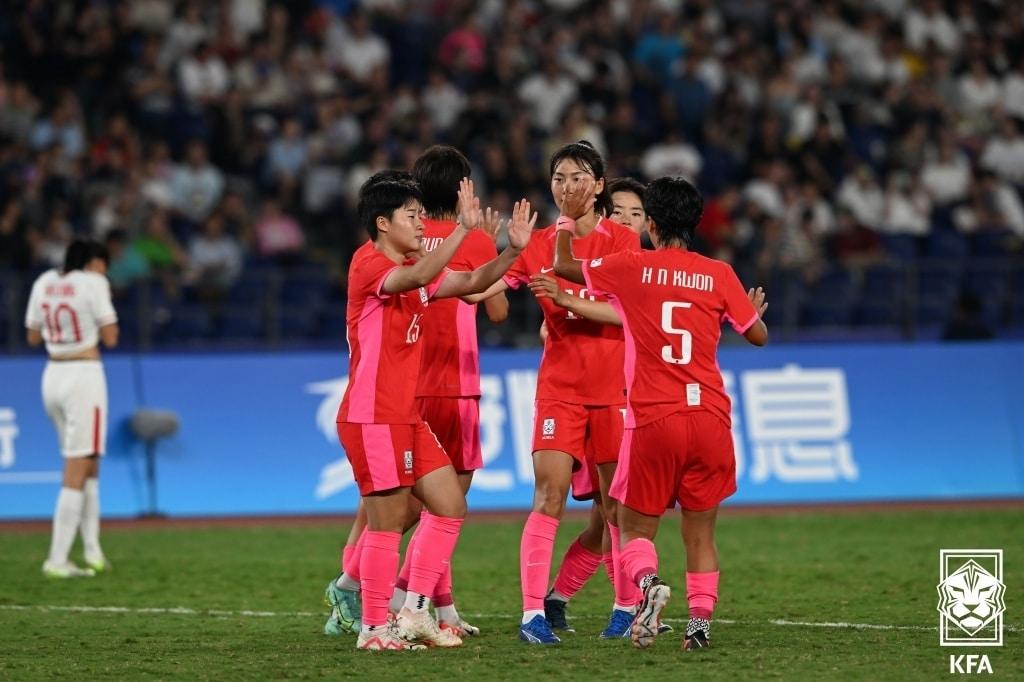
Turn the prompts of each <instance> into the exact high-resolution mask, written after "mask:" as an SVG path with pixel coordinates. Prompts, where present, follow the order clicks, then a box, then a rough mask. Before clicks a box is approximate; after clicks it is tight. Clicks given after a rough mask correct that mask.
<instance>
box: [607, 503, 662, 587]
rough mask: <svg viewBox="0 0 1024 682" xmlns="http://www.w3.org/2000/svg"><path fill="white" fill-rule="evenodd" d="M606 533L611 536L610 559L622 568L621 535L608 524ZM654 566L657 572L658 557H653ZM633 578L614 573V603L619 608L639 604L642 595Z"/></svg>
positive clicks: (625, 572) (624, 574) (617, 572)
mask: <svg viewBox="0 0 1024 682" xmlns="http://www.w3.org/2000/svg"><path fill="white" fill-rule="evenodd" d="M608 533H609V534H610V535H611V536H612V557H613V559H614V562H615V565H616V566H617V567H619V568H621V567H622V563H621V562H622V548H621V547H619V542H621V540H622V534H621V533H619V527H618V526H613V525H612V524H610V523H609V524H608ZM654 562H655V563H654V566H655V570H657V566H658V563H657V562H658V557H657V555H655V557H654ZM633 578H634V576H633V574H632V573H630V572H629V571H626V570H617V571H615V580H614V582H613V584H614V586H615V603H616V604H618V605H619V606H633V605H635V604H639V603H640V601H641V599H642V598H643V595H642V594H641V593H640V588H639V587H637V586H636V582H635V581H634V580H633Z"/></svg>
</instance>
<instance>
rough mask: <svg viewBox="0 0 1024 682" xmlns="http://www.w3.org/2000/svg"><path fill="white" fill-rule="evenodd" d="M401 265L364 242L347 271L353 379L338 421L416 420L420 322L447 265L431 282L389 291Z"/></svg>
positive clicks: (349, 337)
mask: <svg viewBox="0 0 1024 682" xmlns="http://www.w3.org/2000/svg"><path fill="white" fill-rule="evenodd" d="M397 267H399V266H398V265H396V264H395V262H394V261H392V260H391V259H389V258H388V257H387V256H385V255H384V254H382V253H381V252H379V251H377V249H375V248H374V245H373V242H367V243H366V244H363V245H362V246H361V247H359V249H358V250H357V251H356V252H355V255H354V256H353V257H352V264H351V265H350V266H349V272H348V312H347V314H346V318H347V319H346V322H347V336H348V346H349V372H348V376H349V380H348V387H347V388H346V389H345V397H344V398H342V400H341V406H340V407H339V408H338V418H337V420H338V422H350V423H356V424H415V423H417V422H418V421H419V420H420V417H419V414H418V412H417V410H416V375H417V374H418V373H419V369H420V349H421V344H420V343H419V338H420V333H421V323H422V320H423V315H424V313H425V312H426V309H427V306H428V305H429V304H430V299H431V298H433V296H434V294H435V293H437V289H438V287H440V285H441V282H442V281H443V280H444V278H445V276H446V274H447V272H448V271H447V270H446V271H444V272H442V273H441V274H440V275H438V276H437V278H435V279H434V281H433V282H431V283H430V284H429V285H427V286H425V287H420V288H419V289H413V290H412V291H404V292H402V293H400V294H386V293H384V291H383V288H384V280H385V279H386V278H387V276H388V274H390V273H391V271H392V270H394V269H395V268H397Z"/></svg>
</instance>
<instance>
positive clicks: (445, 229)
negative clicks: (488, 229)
mask: <svg viewBox="0 0 1024 682" xmlns="http://www.w3.org/2000/svg"><path fill="white" fill-rule="evenodd" d="M454 231H455V221H454V220H438V219H436V218H424V219H423V236H424V237H441V238H442V239H445V238H447V237H448V235H450V234H451V233H452V232H454ZM475 232H476V231H475V230H474V232H470V236H471V235H473V234H475ZM484 236H486V235H484Z"/></svg>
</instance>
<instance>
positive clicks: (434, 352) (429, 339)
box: [416, 218, 498, 398]
mask: <svg viewBox="0 0 1024 682" xmlns="http://www.w3.org/2000/svg"><path fill="white" fill-rule="evenodd" d="M423 227H424V232H423V246H424V248H425V249H426V250H427V251H433V250H434V249H435V248H437V246H438V245H439V244H440V243H441V242H443V241H444V240H445V239H447V238H448V235H450V234H451V233H452V231H454V230H455V221H453V220H430V219H429V218H424V219H423ZM497 255H498V250H497V249H496V248H495V246H494V241H493V240H492V239H491V238H490V237H489V236H487V234H486V233H484V232H481V231H480V230H473V231H472V232H470V233H469V234H468V235H466V238H465V239H464V240H462V243H461V244H460V245H459V248H458V250H457V251H456V252H455V256H453V257H452V259H451V260H450V261H449V262H448V269H449V270H454V271H462V272H468V271H470V270H476V269H477V268H478V267H480V266H481V265H483V264H484V263H487V262H488V261H491V260H494V258H495V257H497ZM421 327H422V329H423V336H424V338H423V341H421V342H420V343H421V344H422V345H423V357H422V358H421V359H420V375H419V384H418V385H417V387H416V396H417V397H426V396H434V397H436V396H442V397H449V398H478V397H480V351H479V349H478V347H477V343H476V306H475V305H470V304H469V303H465V302H463V301H461V300H459V299H457V298H448V299H442V300H439V301H434V302H433V303H431V305H430V314H429V315H427V316H426V317H424V318H423V322H422V323H421Z"/></svg>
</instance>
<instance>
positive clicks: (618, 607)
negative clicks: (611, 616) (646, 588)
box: [612, 602, 636, 613]
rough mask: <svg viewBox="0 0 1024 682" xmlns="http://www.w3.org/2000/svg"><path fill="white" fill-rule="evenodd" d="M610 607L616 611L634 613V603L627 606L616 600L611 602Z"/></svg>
mask: <svg viewBox="0 0 1024 682" xmlns="http://www.w3.org/2000/svg"><path fill="white" fill-rule="evenodd" d="M612 608H613V609H615V610H616V611H625V612H626V613H636V604H630V605H629V606H623V605H622V604H619V603H618V602H613V603H612Z"/></svg>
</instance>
